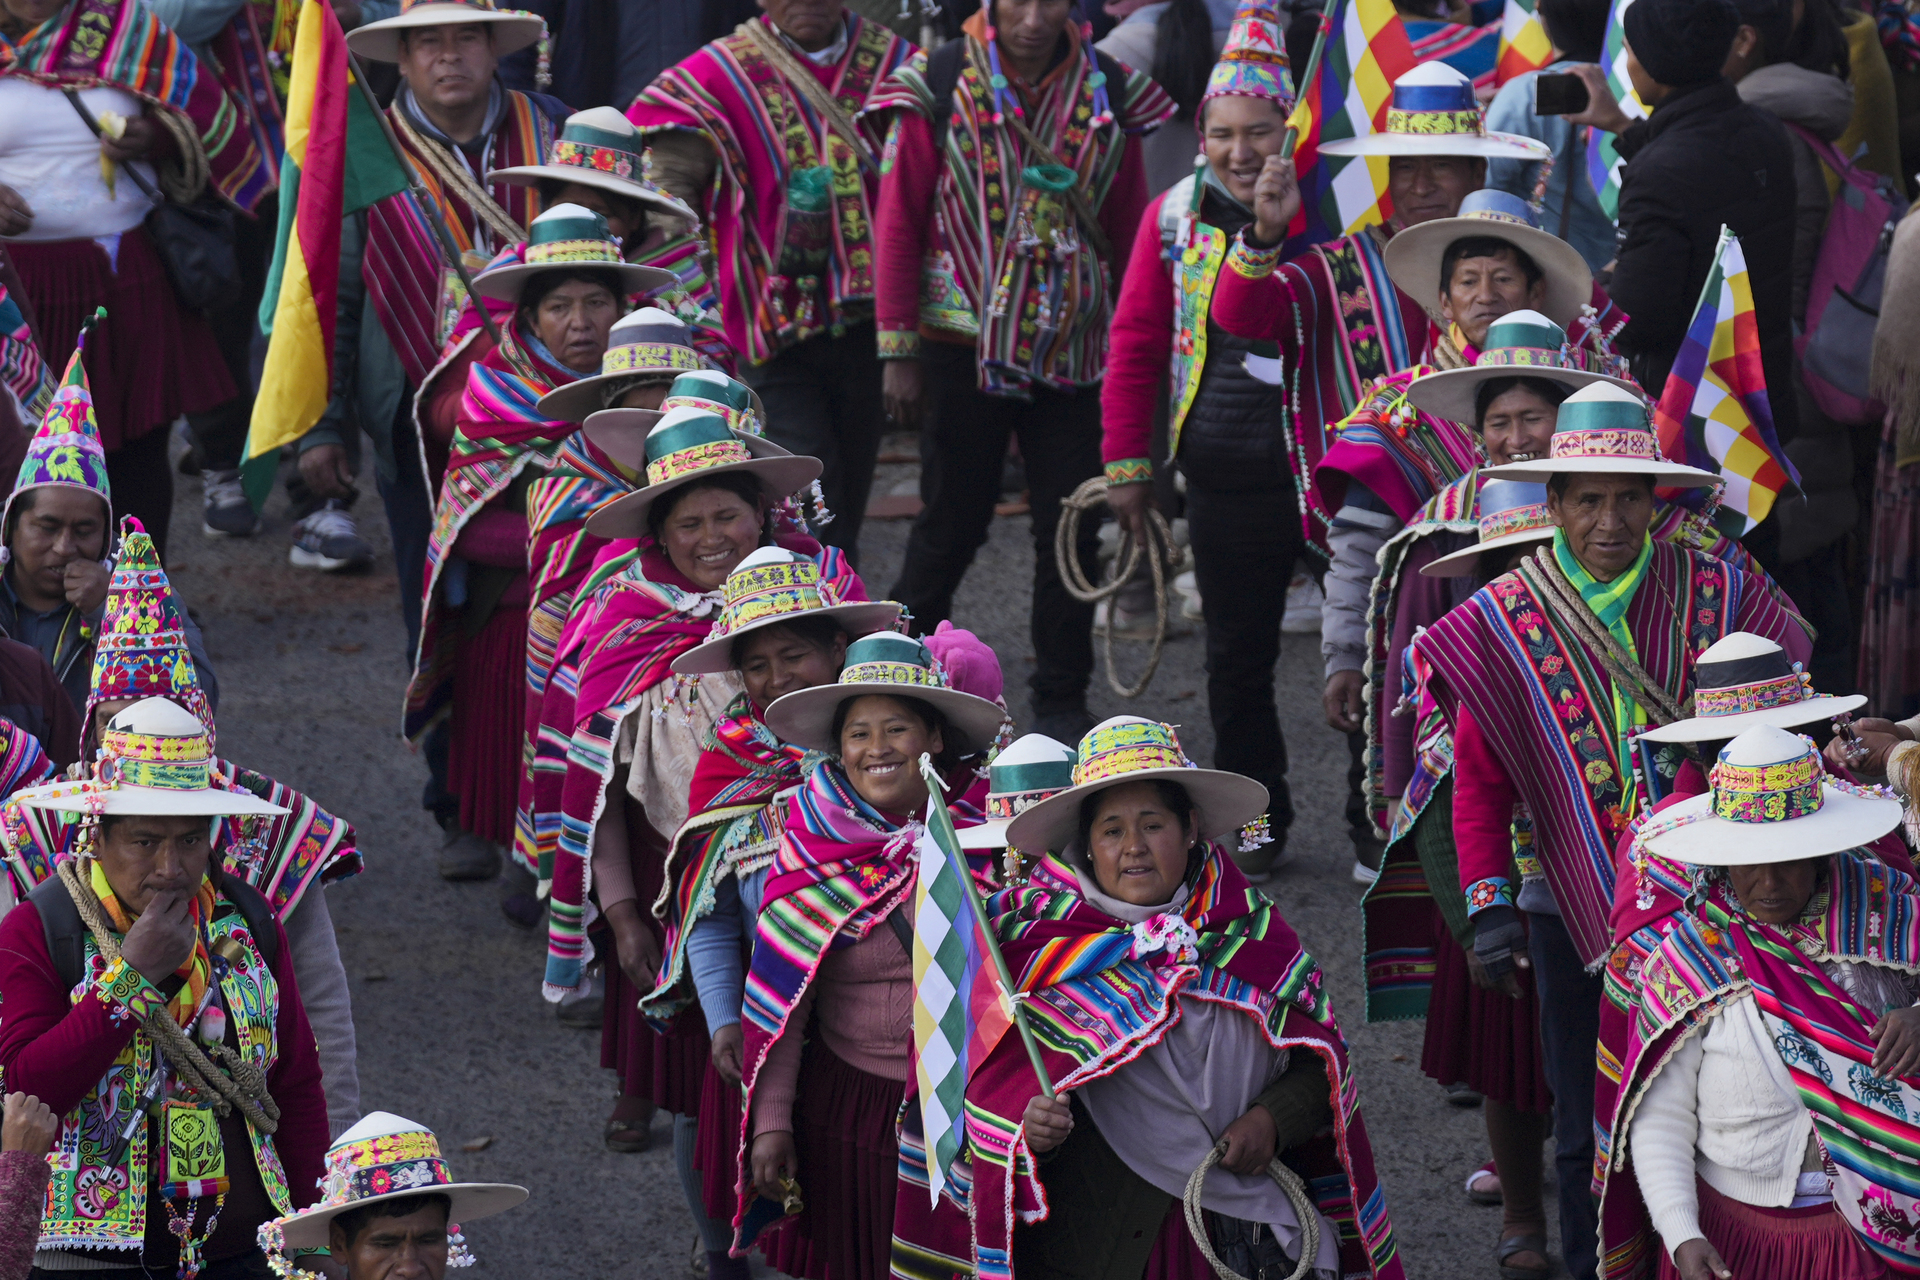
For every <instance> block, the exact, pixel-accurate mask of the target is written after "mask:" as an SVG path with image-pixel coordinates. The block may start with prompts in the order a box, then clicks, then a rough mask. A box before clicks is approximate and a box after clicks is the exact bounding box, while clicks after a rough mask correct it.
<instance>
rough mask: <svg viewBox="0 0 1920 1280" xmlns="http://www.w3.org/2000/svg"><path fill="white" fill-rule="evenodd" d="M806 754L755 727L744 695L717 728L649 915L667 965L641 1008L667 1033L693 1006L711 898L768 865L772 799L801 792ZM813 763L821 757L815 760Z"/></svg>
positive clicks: (778, 828) (781, 824)
mask: <svg viewBox="0 0 1920 1280" xmlns="http://www.w3.org/2000/svg"><path fill="white" fill-rule="evenodd" d="M807 759H808V752H807V750H806V748H804V747H797V746H794V745H792V744H791V743H785V742H782V741H780V739H779V738H777V737H775V736H774V734H773V731H772V730H771V729H769V728H767V726H766V725H764V724H762V723H761V722H760V718H759V717H758V716H757V715H755V714H754V710H753V703H752V702H751V701H750V700H749V699H748V698H747V695H746V694H744V693H743V694H741V695H740V696H739V697H738V698H735V699H734V701H733V705H732V706H730V707H729V708H727V715H726V717H725V718H724V719H722V720H721V721H720V723H718V724H716V725H714V727H713V731H712V733H711V734H709V735H708V738H707V745H706V749H705V750H703V751H702V752H701V753H700V763H699V764H698V765H696V766H695V768H694V772H693V786H692V788H691V790H690V791H689V793H688V795H687V813H688V817H687V820H686V821H685V822H684V823H682V824H681V826H680V830H679V831H678V832H676V833H675V834H674V837H673V847H672V848H671V849H670V850H669V851H668V853H667V873H666V878H665V880H664V882H663V883H662V884H661V887H660V897H659V899H658V900H657V901H656V902H655V903H654V904H653V913H654V915H655V916H657V917H659V918H660V919H661V921H662V922H663V923H664V924H665V925H666V933H667V937H666V946H665V948H664V950H665V953H666V958H665V959H664V960H663V961H662V962H661V964H660V974H659V978H658V980H657V981H656V982H655V984H654V988H653V990H652V991H651V992H649V993H648V994H647V995H646V996H644V997H643V998H642V999H641V1001H640V1008H641V1009H642V1010H643V1011H645V1013H646V1015H647V1016H648V1017H649V1018H651V1019H653V1020H654V1022H655V1023H656V1024H657V1025H660V1026H662V1027H664V1026H665V1025H666V1024H667V1023H668V1022H670V1021H672V1019H673V1016H674V1015H675V1014H676V1013H678V1012H679V1011H680V1010H682V1009H684V1008H686V1007H687V1005H689V1004H691V1003H692V1002H693V999H694V996H693V991H692V986H691V983H690V982H689V981H683V979H688V978H689V976H690V975H689V971H688V969H687V939H688V937H689V936H690V935H691V934H692V932H693V927H694V926H695V925H696V924H698V923H700V921H701V920H702V919H704V918H705V917H706V916H707V915H708V914H709V913H710V912H711V911H712V910H713V908H714V905H715V897H714V894H715V891H716V890H717V888H718V887H719V885H720V884H721V883H722V882H723V881H725V879H726V878H727V877H728V876H730V875H743V874H745V873H747V872H749V871H753V870H756V869H758V868H760V867H763V866H768V865H770V864H771V863H772V862H773V857H774V854H775V852H776V851H777V850H778V849H779V847H780V840H781V837H782V836H783V835H784V834H785V830H786V822H785V818H784V816H783V811H782V809H781V806H780V805H778V804H776V803H774V797H775V796H776V795H778V794H779V793H780V792H782V791H785V790H787V789H788V788H790V787H797V786H799V785H801V783H802V781H803V780H804V779H803V776H802V768H803V765H804V763H805V762H806V761H807ZM813 759H814V760H815V761H816V762H818V761H819V760H820V759H821V757H820V756H819V755H818V753H815V754H814V756H813Z"/></svg>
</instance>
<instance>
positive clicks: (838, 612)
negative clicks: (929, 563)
mask: <svg viewBox="0 0 1920 1280" xmlns="http://www.w3.org/2000/svg"><path fill="white" fill-rule="evenodd" d="M721 593H722V595H723V596H724V597H725V599H726V603H725V604H724V605H722V606H721V608H720V617H719V620H718V621H716V622H715V623H714V624H713V635H712V636H711V638H709V639H707V640H705V641H703V642H702V643H700V644H697V645H695V646H694V647H693V648H691V649H689V650H687V651H686V652H685V653H683V654H681V655H680V656H679V657H677V658H675V659H674V660H673V670H674V674H676V675H683V676H704V675H716V674H718V673H720V672H722V671H732V670H734V669H735V668H734V664H733V645H734V642H735V641H736V640H738V639H739V638H740V637H741V636H744V635H749V634H751V633H752V632H755V631H758V630H759V629H760V628H762V627H771V626H774V625H775V624H777V623H782V622H792V621H794V620H795V619H798V618H831V619H833V620H834V621H835V622H836V623H838V624H839V625H840V628H841V629H842V630H844V631H845V632H846V633H847V635H848V636H849V637H850V638H854V639H857V638H859V637H860V636H864V635H866V634H868V633H869V632H873V631H880V630H883V629H884V628H887V627H891V626H892V625H893V624H894V623H895V622H896V621H898V620H899V617H900V606H899V605H898V604H895V603H894V602H893V601H891V600H853V601H848V602H847V603H844V604H843V603H841V602H840V601H839V600H838V599H837V598H836V597H835V596H834V594H833V591H832V588H831V587H830V586H829V585H828V584H826V583H824V582H822V581H821V580H820V566H819V565H818V564H815V563H814V562H813V560H811V559H810V558H808V557H807V556H802V555H795V554H794V553H793V552H791V551H788V550H787V549H786V548H784V547H761V548H760V549H759V550H757V551H755V552H753V553H752V554H751V555H749V556H748V557H747V558H746V559H745V560H742V561H741V562H740V563H739V564H737V565H735V566H734V569H733V572H732V573H730V574H728V575H727V581H726V584H725V585H724V586H723V587H722V588H721Z"/></svg>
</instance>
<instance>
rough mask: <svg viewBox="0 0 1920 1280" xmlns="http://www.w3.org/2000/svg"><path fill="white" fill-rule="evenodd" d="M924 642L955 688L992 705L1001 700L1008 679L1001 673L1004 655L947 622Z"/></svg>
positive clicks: (926, 637)
mask: <svg viewBox="0 0 1920 1280" xmlns="http://www.w3.org/2000/svg"><path fill="white" fill-rule="evenodd" d="M921 643H922V644H924V645H926V646H927V651H928V652H929V653H931V654H932V655H933V658H934V661H936V662H938V663H939V664H940V666H941V667H942V668H943V669H944V670H945V671H946V673H947V683H948V684H949V685H951V686H952V687H953V688H955V689H958V690H959V691H960V692H962V693H970V694H972V695H973V696H974V697H976V698H985V699H986V700H987V701H989V702H998V701H1000V695H1001V693H1003V692H1004V691H1005V689H1006V676H1005V674H1004V673H1002V672H1001V670H1000V655H999V654H997V653H995V652H994V651H993V649H992V648H991V647H990V646H989V645H988V644H987V643H986V641H984V640H982V639H981V638H980V637H979V636H977V635H975V634H973V632H971V631H966V630H963V629H961V628H959V627H956V626H954V625H953V622H952V620H951V619H943V620H942V621H941V623H940V625H939V626H938V627H936V628H934V630H933V633H932V634H931V635H927V636H923V637H921Z"/></svg>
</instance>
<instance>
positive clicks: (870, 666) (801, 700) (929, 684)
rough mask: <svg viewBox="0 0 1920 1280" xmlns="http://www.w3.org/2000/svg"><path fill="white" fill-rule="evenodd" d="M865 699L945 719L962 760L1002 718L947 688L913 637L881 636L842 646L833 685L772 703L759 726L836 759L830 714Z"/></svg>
mask: <svg viewBox="0 0 1920 1280" xmlns="http://www.w3.org/2000/svg"><path fill="white" fill-rule="evenodd" d="M869 694H882V695H885V696H886V697H889V698H918V699H920V700H921V701H922V702H925V703H927V704H928V705H929V706H931V707H932V708H933V709H934V710H936V711H938V712H939V713H940V714H941V715H943V716H945V717H946V720H947V727H948V728H949V729H950V730H951V731H952V732H953V733H954V734H955V735H957V736H958V737H959V739H960V741H959V742H957V743H954V742H950V743H948V744H947V745H948V746H949V747H953V748H957V749H958V750H959V751H960V753H961V754H963V755H971V754H973V753H974V752H976V751H981V750H984V749H985V748H986V746H987V744H988V743H990V742H992V741H993V739H994V736H995V735H996V734H998V733H999V732H1000V722H1001V721H1002V720H1003V719H1004V718H1005V715H1006V713H1005V712H1003V711H1002V710H1001V709H1000V707H999V705H998V704H997V703H993V702H989V701H988V700H987V699H985V698H980V697H975V696H974V695H973V694H971V693H962V692H961V691H960V690H958V689H954V688H950V687H948V685H947V677H946V673H945V672H943V671H942V670H941V669H940V664H939V663H937V662H935V661H934V658H933V653H932V651H931V650H929V649H928V648H927V646H926V645H924V644H922V643H921V642H920V641H918V640H915V639H914V638H913V637H912V636H904V635H901V634H900V633H899V632H896V631H882V632H880V633H879V634H878V635H870V636H865V637H862V638H861V639H859V640H855V641H854V642H853V643H852V644H850V645H848V646H847V664H846V666H845V667H844V668H842V669H841V672H840V679H839V680H838V681H836V682H835V683H833V684H824V685H819V686H817V687H815V688H812V689H801V690H798V691H797V692H794V693H790V694H788V695H787V696H786V697H784V698H777V699H775V700H774V703H773V705H772V706H770V707H768V708H767V714H766V715H765V716H764V717H762V720H763V721H764V723H765V724H766V726H767V728H769V729H771V730H773V732H774V733H775V735H777V736H778V737H779V738H780V740H781V741H782V742H791V743H794V744H796V745H798V746H802V747H812V748H814V749H815V750H816V751H831V752H834V753H836V754H838V752H839V750H840V743H839V741H838V739H836V738H835V737H834V733H833V716H834V713H835V712H836V711H838V710H839V709H840V704H841V703H843V702H849V701H851V700H853V699H854V698H864V697H866V696H868V695H869Z"/></svg>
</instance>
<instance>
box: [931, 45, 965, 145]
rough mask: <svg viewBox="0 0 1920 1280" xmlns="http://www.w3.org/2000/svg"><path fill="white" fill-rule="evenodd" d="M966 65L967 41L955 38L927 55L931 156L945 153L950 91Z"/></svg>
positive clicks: (950, 111)
mask: <svg viewBox="0 0 1920 1280" xmlns="http://www.w3.org/2000/svg"><path fill="white" fill-rule="evenodd" d="M966 65H967V38H966V37H965V36H957V37H955V38H954V39H952V40H949V41H947V42H946V43H945V44H943V45H941V46H940V47H939V48H938V49H935V50H934V51H933V52H932V53H930V54H928V55H927V74H926V82H927V92H928V93H929V94H931V95H932V97H933V153H934V154H935V155H936V156H937V155H940V154H942V153H943V152H944V151H945V150H946V146H947V126H948V125H949V124H951V123H952V122H953V91H954V90H955V89H957V88H959V87H960V69H961V68H962V67H964V66H966Z"/></svg>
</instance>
